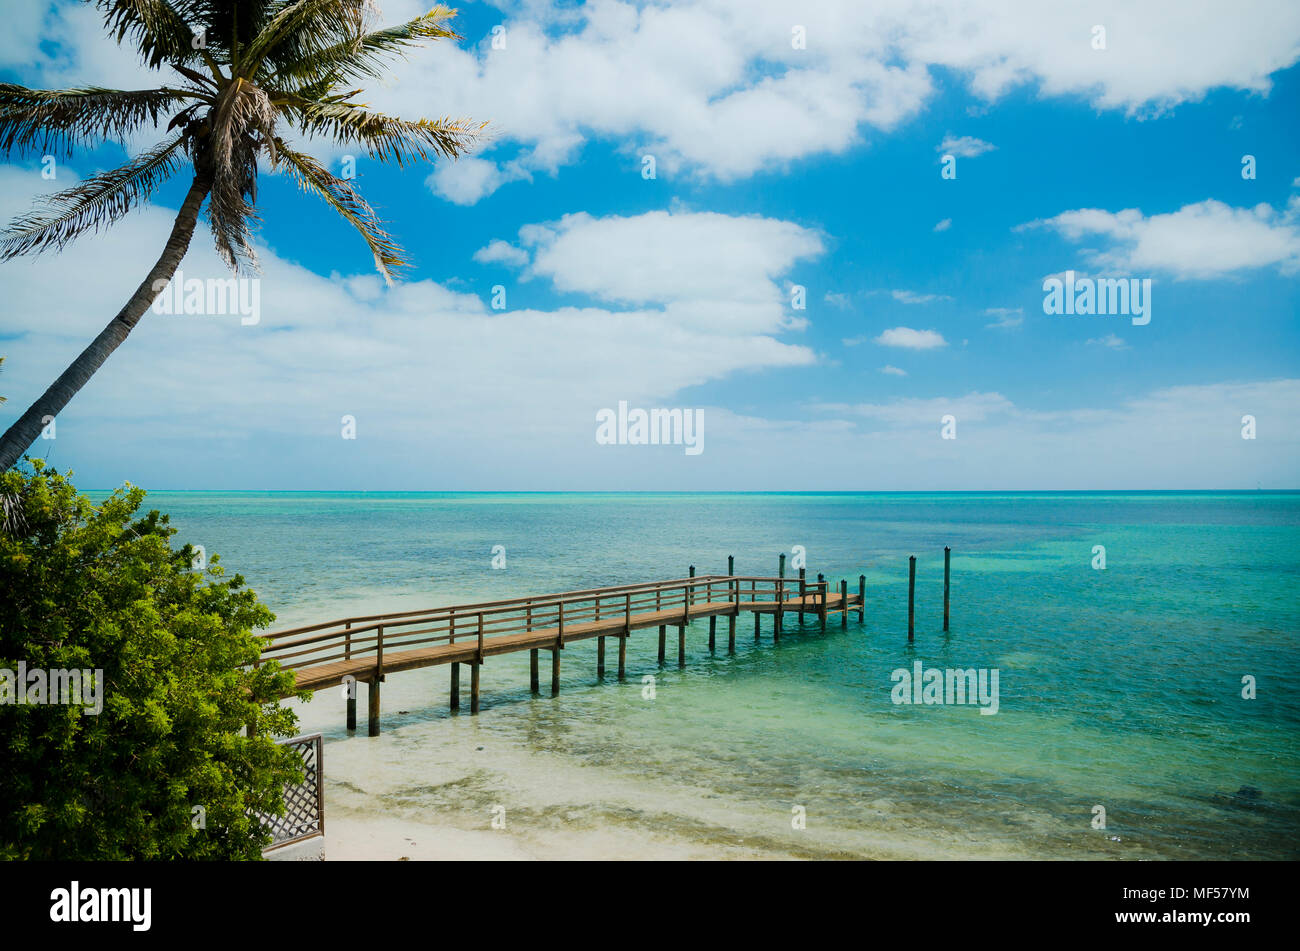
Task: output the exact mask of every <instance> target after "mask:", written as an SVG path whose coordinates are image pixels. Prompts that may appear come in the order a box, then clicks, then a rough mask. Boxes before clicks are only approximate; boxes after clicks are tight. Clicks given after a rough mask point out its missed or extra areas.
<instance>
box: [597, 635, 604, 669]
mask: <svg viewBox="0 0 1300 951" xmlns="http://www.w3.org/2000/svg"><path fill="white" fill-rule="evenodd" d="M596 676H597V677H599V678H603V677H604V676H605V638H603V637H598V638H596Z"/></svg>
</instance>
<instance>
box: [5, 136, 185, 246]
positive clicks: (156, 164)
mask: <svg viewBox="0 0 1300 951" xmlns="http://www.w3.org/2000/svg"><path fill="white" fill-rule="evenodd" d="M184 145H185V136H184V135H183V134H181V133H177V134H176V135H174V136H173V137H172V138H171V139H169V140H168V141H166V142H164V143H162V144H161V145H158V146H156V147H155V148H153V149H150V150H149V151H148V152H145V153H143V154H142V155H140V156H138V157H137V158H135V159H133V160H131V161H130V162H127V163H126V164H125V165H122V166H120V167H118V168H115V169H113V170H112V171H110V172H101V173H100V174H98V175H96V176H94V177H93V178H88V179H86V180H85V181H84V182H79V183H77V184H76V185H74V186H73V187H71V188H67V189H64V190H63V191H61V192H57V193H55V194H53V195H50V196H49V197H47V198H46V199H45V201H44V205H43V207H40V208H38V209H35V210H33V211H30V212H28V213H27V214H25V215H22V216H20V217H18V218H15V219H14V220H13V221H12V222H11V223H10V224H9V226H8V227H7V228H5V230H4V231H3V232H0V259H3V260H8V259H10V258H14V257H17V256H19V255H22V254H28V253H30V252H33V251H40V250H43V249H44V248H46V247H54V248H56V249H57V248H61V247H63V246H64V245H65V244H67V243H68V242H69V241H71V240H72V239H73V238H75V237H77V236H78V235H80V234H83V233H84V232H86V231H91V230H93V231H98V230H99V229H101V228H106V227H108V226H109V225H111V224H113V222H115V221H117V219H119V218H121V217H122V216H123V215H125V214H126V213H127V212H128V211H130V210H131V209H132V208H134V207H136V206H137V205H139V204H141V203H143V202H146V201H148V200H149V196H150V195H152V194H153V192H154V191H155V190H156V189H157V187H158V185H159V184H161V183H162V182H163V181H165V180H166V179H167V178H169V177H170V176H171V175H173V174H174V173H175V172H176V170H177V169H178V168H179V167H180V166H181V165H182V164H183V162H184V159H185V152H184Z"/></svg>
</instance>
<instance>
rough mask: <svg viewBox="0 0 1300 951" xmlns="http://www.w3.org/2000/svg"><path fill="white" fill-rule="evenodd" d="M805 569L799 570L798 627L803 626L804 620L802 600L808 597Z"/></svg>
mask: <svg viewBox="0 0 1300 951" xmlns="http://www.w3.org/2000/svg"><path fill="white" fill-rule="evenodd" d="M807 571H808V569H807V568H800V569H799V626H800V627H802V626H803V618H804V603H803V602H804V598H806V597H808V581H807V578H806V577H805V573H806V572H807Z"/></svg>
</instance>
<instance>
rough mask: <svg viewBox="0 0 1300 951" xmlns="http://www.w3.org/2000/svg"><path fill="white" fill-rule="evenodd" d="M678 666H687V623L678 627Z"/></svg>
mask: <svg viewBox="0 0 1300 951" xmlns="http://www.w3.org/2000/svg"><path fill="white" fill-rule="evenodd" d="M677 666H678V667H685V666H686V625H685V624H682V625H679V626H678V628H677Z"/></svg>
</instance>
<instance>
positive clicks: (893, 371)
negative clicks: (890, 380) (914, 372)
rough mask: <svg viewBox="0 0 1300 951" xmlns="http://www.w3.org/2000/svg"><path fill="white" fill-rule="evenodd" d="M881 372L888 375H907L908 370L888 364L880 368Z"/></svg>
mask: <svg viewBox="0 0 1300 951" xmlns="http://www.w3.org/2000/svg"><path fill="white" fill-rule="evenodd" d="M880 372H881V373H884V374H886V375H888V376H907V371H906V370H900V369H899V368H898V367H895V366H888V365H886V366H883V367H881V368H880Z"/></svg>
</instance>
